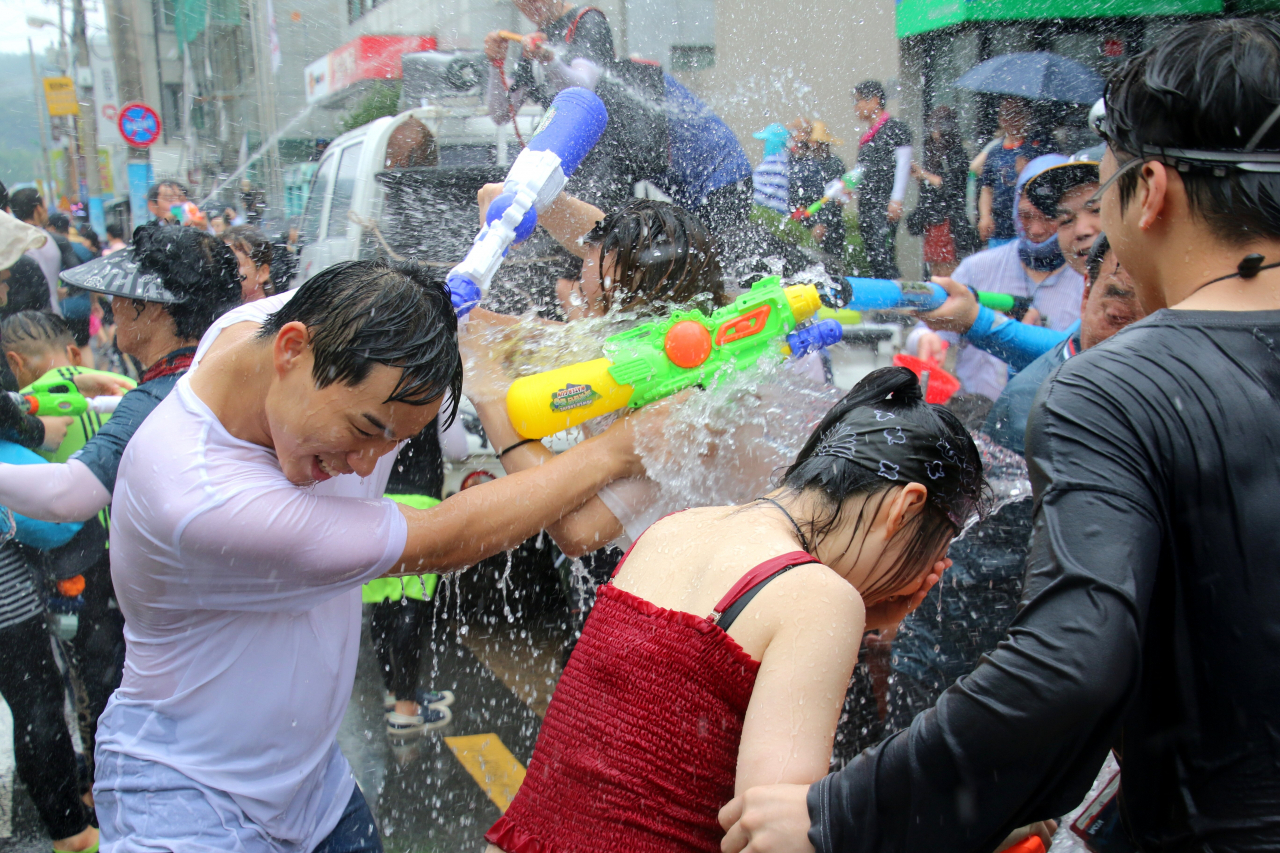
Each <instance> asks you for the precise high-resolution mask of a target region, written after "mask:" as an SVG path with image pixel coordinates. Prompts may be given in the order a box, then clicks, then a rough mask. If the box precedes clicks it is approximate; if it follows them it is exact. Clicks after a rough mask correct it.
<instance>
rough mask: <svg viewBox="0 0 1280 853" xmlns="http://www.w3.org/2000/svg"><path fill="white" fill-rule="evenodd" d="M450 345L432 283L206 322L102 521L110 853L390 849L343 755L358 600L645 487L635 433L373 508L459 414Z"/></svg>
mask: <svg viewBox="0 0 1280 853" xmlns="http://www.w3.org/2000/svg"><path fill="white" fill-rule="evenodd" d="M456 332H457V321H456V319H455V317H454V314H453V311H452V308H451V306H450V302H449V296H448V293H447V292H446V290H445V288H444V287H443V286H442V285H441V284H440V283H439V282H438V281H437V280H435V279H434V278H431V277H430V276H429V275H428V274H427V272H426V271H424V270H423V269H422V268H420V267H416V266H414V265H409V264H389V263H387V262H383V261H355V262H350V263H345V264H339V265H337V266H335V267H332V268H330V269H329V270H326V271H325V272H323V273H321V274H320V275H318V276H316V277H315V278H313V279H311V280H310V281H308V282H307V283H306V284H304V285H303V286H302V287H301V288H300V289H299V290H297V291H295V292H293V293H288V294H283V295H281V296H277V297H272V298H270V299H267V300H263V301H260V302H256V303H252V304H250V305H246V306H243V307H241V308H238V309H235V310H233V311H231V312H229V313H228V314H227V315H225V316H224V317H222V318H221V319H220V320H219V321H217V322H216V323H215V324H214V326H213V327H212V328H211V329H210V330H209V332H208V333H207V334H206V335H205V337H204V339H203V340H202V341H201V344H200V347H199V349H198V351H197V353H196V361H195V362H194V363H193V365H192V368H191V372H190V373H188V374H187V375H186V376H185V377H184V378H183V379H182V380H181V381H180V382H179V383H178V386H177V387H176V388H175V389H174V392H173V393H172V394H170V395H169V397H168V398H167V399H166V400H165V401H164V402H163V403H161V404H160V406H158V407H157V408H156V410H155V411H154V412H153V413H152V415H151V416H150V417H149V418H148V419H147V420H146V421H145V422H144V423H143V425H142V426H141V427H140V428H139V430H138V432H137V433H136V434H135V435H134V437H133V440H132V441H131V442H130V444H129V446H128V449H127V450H126V451H125V455H124V458H123V460H122V463H121V466H120V473H119V477H118V479H117V481H116V489H115V495H114V500H113V505H112V541H111V568H112V578H113V581H114V583H115V589H116V595H117V598H118V600H119V602H120V608H121V610H122V611H123V613H124V616H125V619H126V625H125V638H126V640H127V647H128V651H127V655H126V660H125V672H124V680H123V683H122V684H121V686H120V689H119V690H117V691H116V693H115V695H114V696H113V697H112V699H111V703H110V704H109V705H108V707H107V710H106V712H105V713H104V714H103V716H102V719H101V722H100V725H99V731H98V741H97V756H96V760H97V778H96V784H95V786H94V796H95V801H96V806H97V812H98V817H99V822H100V824H101V827H102V849H103V850H104V851H155V850H178V849H183V850H228V851H231V850H236V851H255V853H256V851H289V853H294V851H296V852H297V853H312V851H320V853H330V851H337V850H342V851H366V850H367V851H376V850H381V844H380V841H379V834H378V833H377V832H376V831H371V830H372V828H373V823H372V817H371V815H370V813H369V809H368V806H367V805H366V803H365V801H364V799H363V797H362V796H361V794H360V792H359V790H358V789H357V788H356V786H355V783H354V780H353V778H352V775H351V770H350V767H349V766H348V765H347V762H346V759H344V758H343V756H342V753H341V752H340V751H339V749H338V745H337V741H336V733H337V730H338V726H339V724H340V722H341V720H342V717H343V713H344V711H345V709H346V705H347V701H348V698H349V697H350V694H351V690H352V686H353V683H354V677H355V664H356V654H357V648H358V643H359V637H360V595H359V587H360V585H361V584H362V583H364V582H365V581H368V580H370V579H371V578H375V577H378V576H381V575H385V574H388V573H392V574H397V573H406V574H420V573H422V572H424V571H433V572H436V571H448V570H451V569H457V568H461V567H463V566H466V565H470V564H472V563H474V562H476V561H477V560H479V559H481V558H483V557H485V556H488V555H491V554H493V553H496V552H498V551H501V550H503V549H506V548H510V547H513V546H515V545H516V544H518V543H519V542H521V541H523V540H524V539H526V538H527V537H529V536H531V535H533V534H534V533H536V532H537V531H538V530H540V529H542V528H543V527H544V526H545V525H547V524H550V523H552V522H554V521H555V520H557V519H558V518H560V516H561V515H563V514H564V513H566V512H569V511H571V510H573V509H574V508H576V507H577V506H579V505H581V504H582V503H583V502H585V501H586V500H587V499H589V498H590V497H591V496H592V495H594V494H595V493H596V491H597V490H598V489H599V488H600V487H601V486H603V485H605V484H606V483H608V482H610V481H612V480H614V479H618V478H621V477H628V476H635V475H636V474H638V473H640V470H641V468H640V464H639V460H638V458H637V456H636V454H635V452H634V450H633V448H632V435H631V430H632V428H633V426H632V423H631V422H630V419H626V420H623V421H622V422H620V423H619V424H618V425H617V426H615V427H614V428H612V429H610V430H608V431H606V432H605V433H602V434H601V435H600V436H597V437H595V438H592V439H590V440H588V441H585V442H583V443H582V444H579V445H578V446H577V447H575V448H574V449H573V450H570V451H569V452H567V453H564V454H561V455H560V456H559V457H557V458H556V459H554V460H552V461H550V462H549V463H548V464H546V465H543V466H541V467H539V468H537V469H535V470H530V471H526V472H522V473H520V474H516V475H512V476H509V477H505V478H502V479H500V480H497V481H494V482H493V483H489V484H486V485H484V486H481V487H478V488H474V489H468V490H466V491H465V492H462V493H461V494H459V495H457V496H455V497H453V498H450V499H449V500H447V501H445V502H444V503H442V504H440V505H439V506H437V507H433V508H432V509H430V510H414V509H410V508H408V507H405V506H403V505H400V504H396V503H393V502H392V501H390V500H386V499H383V498H382V497H381V495H382V490H383V486H384V485H385V484H386V480H387V476H388V473H389V470H390V462H391V460H392V459H393V458H394V453H393V452H392V451H394V450H395V449H396V447H397V446H398V444H399V443H400V442H402V441H404V440H406V439H408V438H410V437H411V436H413V435H416V434H417V433H418V432H419V431H421V430H422V429H423V428H424V427H425V426H426V425H427V424H428V423H430V422H431V420H432V419H433V418H435V417H436V415H437V413H438V412H439V410H440V407H441V400H442V399H443V398H445V396H446V393H447V392H452V393H451V398H452V399H454V400H456V399H458V398H459V396H460V392H461V383H462V365H461V360H460V358H459V355H458V348H457V340H456ZM452 415H453V412H445V413H444V417H445V419H446V420H448V419H450V418H451V417H452Z"/></svg>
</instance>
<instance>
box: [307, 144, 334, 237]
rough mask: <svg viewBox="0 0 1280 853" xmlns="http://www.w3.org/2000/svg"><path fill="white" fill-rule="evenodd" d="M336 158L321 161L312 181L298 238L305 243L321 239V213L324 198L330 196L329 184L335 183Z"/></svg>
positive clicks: (326, 158)
mask: <svg viewBox="0 0 1280 853" xmlns="http://www.w3.org/2000/svg"><path fill="white" fill-rule="evenodd" d="M336 159H337V158H336V157H332V156H329V157H325V158H324V159H323V160H321V161H320V168H319V169H317V170H316V174H315V177H314V178H312V179H311V191H310V193H308V195H307V205H306V207H304V208H303V209H302V225H301V226H300V227H299V229H298V236H299V238H300V239H301V240H302V242H303V243H314V242H315V241H316V240H317V239H318V238H319V237H320V213H321V211H323V210H324V198H325V196H327V195H328V194H329V184H330V183H331V182H332V181H333V163H334V160H336Z"/></svg>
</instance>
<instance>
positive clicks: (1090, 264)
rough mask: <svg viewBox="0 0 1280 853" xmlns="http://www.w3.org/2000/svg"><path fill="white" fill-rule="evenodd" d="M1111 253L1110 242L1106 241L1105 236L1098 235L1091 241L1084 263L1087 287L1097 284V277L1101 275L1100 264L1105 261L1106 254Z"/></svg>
mask: <svg viewBox="0 0 1280 853" xmlns="http://www.w3.org/2000/svg"><path fill="white" fill-rule="evenodd" d="M1110 251H1111V241H1110V240H1108V239H1107V235H1106V234H1099V235H1098V236H1097V237H1095V238H1094V240H1093V248H1091V249H1090V250H1089V257H1088V258H1087V259H1086V260H1085V262H1084V268H1085V272H1087V273H1088V274H1089V286H1090V287H1092V286H1093V285H1095V284H1097V283H1098V276H1100V275H1102V262H1103V261H1104V260H1106V257H1107V253H1108V252H1110Z"/></svg>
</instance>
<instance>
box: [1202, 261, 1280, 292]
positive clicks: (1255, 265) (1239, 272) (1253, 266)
mask: <svg viewBox="0 0 1280 853" xmlns="http://www.w3.org/2000/svg"><path fill="white" fill-rule="evenodd" d="M1265 260H1266V257H1264V256H1263V255H1259V254H1258V253H1257V252H1254V253H1252V254H1249V255H1245V256H1244V258H1243V259H1242V260H1241V261H1240V263H1239V265H1237V266H1236V271H1235V272H1233V273H1227V274H1226V275H1220V276H1218V277H1217V278H1214V279H1210V280H1209V281H1206V282H1205V283H1204V284H1202V285H1200V286H1199V287H1197V288H1196V289H1195V290H1193V291H1191V293H1188V294H1187V295H1186V296H1184V297H1183V299H1187V298H1190V297H1191V296H1193V295H1194V294H1196V293H1199V292H1200V291H1201V290H1203V289H1204V288H1206V287H1208V286H1209V285H1211V284H1217V283H1218V282H1220V281H1226V280H1227V279H1229V278H1243V279H1246V280H1247V279H1251V278H1254V277H1256V276H1257V275H1258V273H1260V272H1262V271H1263V270H1271V269H1275V268H1276V267H1280V261H1277V262H1276V263H1273V264H1263V263H1262V262H1263V261H1265Z"/></svg>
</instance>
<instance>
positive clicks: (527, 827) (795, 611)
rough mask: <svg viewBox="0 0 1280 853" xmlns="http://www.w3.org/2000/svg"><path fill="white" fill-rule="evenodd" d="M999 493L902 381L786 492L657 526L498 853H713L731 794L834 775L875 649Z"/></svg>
mask: <svg viewBox="0 0 1280 853" xmlns="http://www.w3.org/2000/svg"><path fill="white" fill-rule="evenodd" d="M984 488H985V484H984V481H983V478H982V464H981V460H980V459H979V457H978V453H977V450H976V448H975V447H974V445H973V442H972V440H971V439H970V438H969V435H968V433H967V432H965V430H964V427H963V426H962V425H961V424H960V422H959V421H958V420H957V419H956V418H955V416H954V415H952V414H951V413H950V412H948V411H947V410H946V409H943V408H942V407H941V406H932V405H928V404H926V403H925V402H924V401H923V396H922V394H921V390H920V386H919V384H918V383H917V381H916V378H915V376H914V375H913V374H912V373H911V372H910V371H908V370H906V369H904V368H898V367H891V368H885V369H883V370H878V371H875V372H874V373H872V374H870V375H869V376H867V378H866V379H864V380H863V381H862V382H860V383H859V384H858V386H857V387H856V388H854V389H853V390H852V391H851V392H850V393H849V394H848V395H847V396H846V397H845V398H844V399H843V400H842V401H841V402H840V403H838V404H837V405H836V406H835V407H834V408H833V409H832V410H831V411H830V412H828V413H827V415H826V417H825V418H824V419H823V421H822V423H821V424H819V426H818V428H817V429H816V430H815V431H814V433H813V434H812V435H811V436H810V437H809V440H808V441H807V442H806V444H805V446H804V448H803V449H802V450H801V452H800V454H799V456H798V457H797V459H796V461H795V463H794V464H792V466H791V467H790V468H788V469H787V472H786V474H785V476H784V478H783V482H782V485H781V487H780V488H778V489H777V490H776V491H774V492H772V493H771V494H769V495H768V496H766V497H764V498H761V499H760V500H758V501H755V502H753V503H751V504H747V505H745V506H729V507H706V508H700V509H693V510H689V511H686V512H683V513H679V514H677V515H674V516H669V517H668V518H666V519H663V520H662V521H660V522H658V523H657V524H655V525H654V526H653V527H651V528H650V529H649V530H648V531H647V532H646V533H645V534H644V536H643V537H642V538H641V539H640V540H639V541H638V542H637V543H636V544H635V546H634V547H633V548H632V549H631V551H630V552H628V554H627V557H626V558H625V559H624V560H623V562H622V564H621V565H619V567H618V571H617V573H616V574H615V576H614V578H613V580H612V581H611V582H610V583H609V584H606V585H604V586H602V587H601V588H600V593H599V597H598V599H597V602H596V606H595V609H594V610H593V611H592V612H591V615H590V617H589V618H588V620H587V623H586V626H585V627H584V629H583V632H582V637H581V639H580V640H579V642H578V645H577V647H576V648H575V650H574V652H573V655H572V656H571V657H570V659H569V663H568V665H567V666H566V668H565V671H564V674H563V676H562V677H561V679H560V683H559V685H558V686H557V688H556V692H555V695H554V696H553V698H552V701H551V706H550V708H549V709H548V711H547V716H546V719H545V720H544V722H543V726H542V730H541V732H540V733H539V736H538V742H537V746H536V747H535V749H534V754H533V759H532V760H531V761H530V763H529V769H528V774H527V775H526V777H525V781H524V784H523V786H522V787H521V789H520V792H519V793H518V795H517V796H516V798H515V800H514V801H513V802H512V804H511V807H510V809H508V811H507V812H506V814H505V815H503V816H502V818H500V819H499V820H498V822H497V823H495V824H494V825H493V827H492V828H491V829H490V830H489V832H488V833H487V834H486V835H485V838H486V839H488V840H489V841H490V842H491V846H490V848H489V853H497V851H506V853H576V852H577V851H584V852H585V851H597V852H598V853H610V852H611V851H616V852H617V853H624V851H625V853H659V851H663V853H666V851H705V853H716V852H717V851H719V849H720V838H721V835H722V832H721V830H720V827H719V824H718V823H717V820H716V816H717V813H718V811H719V810H720V808H721V807H722V806H723V805H724V804H725V803H727V802H728V801H729V800H730V799H732V798H733V796H734V795H735V792H741V791H744V790H746V789H747V788H749V787H752V786H756V785H764V784H773V783H778V782H794V783H805V784H808V783H811V782H813V781H816V780H817V779H819V778H820V777H822V776H824V775H825V774H826V773H827V769H828V762H829V760H830V756H831V745H832V740H833V738H834V734H835V727H836V721H837V719H838V717H839V715H840V711H841V707H842V704H843V701H844V695H845V689H846V688H847V686H848V683H849V678H850V675H851V673H852V671H853V666H854V663H855V662H856V660H857V654H858V645H859V643H860V640H861V636H862V633H863V631H864V630H865V629H868V628H875V627H882V626H888V625H891V624H894V623H896V622H897V621H898V620H899V619H901V618H902V616H904V615H905V614H906V613H907V612H908V611H909V610H910V609H911V608H912V607H914V606H915V605H916V604H918V603H919V602H920V600H921V599H922V598H923V596H924V593H925V592H927V591H928V589H929V587H930V586H931V585H932V584H933V583H935V582H936V581H937V579H938V576H939V575H940V573H941V572H942V570H943V569H944V568H945V567H946V565H947V564H948V563H947V561H946V560H944V559H943V555H944V554H945V553H946V549H947V546H948V545H949V543H950V541H951V539H952V537H954V536H955V534H956V533H957V532H958V531H959V530H960V528H961V527H962V526H963V524H964V523H965V522H966V521H967V520H968V519H969V517H970V516H972V515H973V514H974V513H975V512H976V510H977V508H978V506H979V503H980V499H981V497H982V493H983V490H984Z"/></svg>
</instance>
